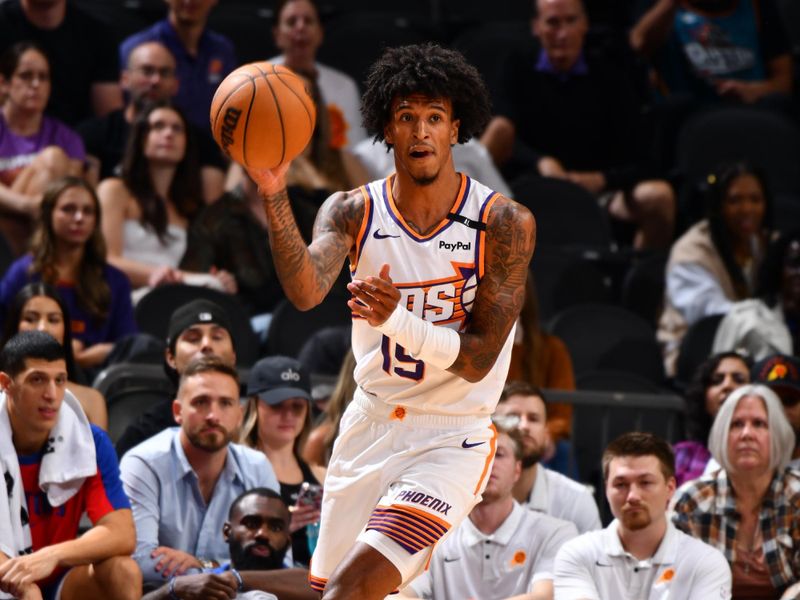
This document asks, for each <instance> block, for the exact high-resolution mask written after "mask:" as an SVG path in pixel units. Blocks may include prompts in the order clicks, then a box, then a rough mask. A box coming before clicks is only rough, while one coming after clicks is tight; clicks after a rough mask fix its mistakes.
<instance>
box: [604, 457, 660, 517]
mask: <svg viewBox="0 0 800 600" xmlns="http://www.w3.org/2000/svg"><path fill="white" fill-rule="evenodd" d="M674 493H675V478H674V477H670V478H669V479H665V478H664V474H663V473H662V472H661V463H660V462H659V460H658V458H656V457H655V456H653V455H649V456H620V457H617V458H614V459H612V460H611V463H610V464H609V465H608V481H607V482H606V497H607V498H608V504H609V506H610V507H611V513H612V514H613V515H614V516H615V517H616V518H617V519H619V520H620V523H621V524H622V527H624V528H625V529H627V530H629V531H638V530H640V529H644V528H646V527H648V526H649V525H651V524H652V523H658V522H659V521H662V520H663V519H665V518H666V517H665V513H666V510H667V505H668V504H669V500H670V498H672V494H674Z"/></svg>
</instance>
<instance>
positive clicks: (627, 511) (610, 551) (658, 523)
mask: <svg viewBox="0 0 800 600" xmlns="http://www.w3.org/2000/svg"><path fill="white" fill-rule="evenodd" d="M603 476H604V477H605V482H606V497H607V498H608V503H609V505H610V506H611V512H612V513H613V515H614V517H616V518H615V519H614V521H612V522H611V524H610V525H609V526H608V527H606V528H605V529H603V530H602V531H593V532H590V533H585V534H583V535H581V536H579V537H577V538H575V539H573V540H570V541H569V542H567V543H566V544H564V546H562V548H561V550H560V551H559V552H558V554H557V556H556V562H555V600H601V599H603V600H606V599H610V598H614V600H628V599H630V600H634V599H635V600H642V599H648V600H666V599H667V598H669V600H695V599H703V600H705V599H712V598H713V599H714V600H717V599H719V600H725V599H729V598H730V597H731V570H730V568H729V567H728V562H727V561H726V560H725V557H724V556H723V555H722V553H720V552H719V551H718V550H716V549H714V548H712V547H711V546H708V545H707V544H704V543H703V542H701V541H700V540H697V539H695V538H693V537H690V536H688V535H686V534H685V533H683V532H681V531H679V530H678V529H676V528H675V526H674V525H673V524H672V523H671V522H670V521H669V519H667V515H666V510H667V505H668V503H669V501H670V499H671V498H672V495H673V494H674V493H675V457H674V455H673V453H672V449H671V448H670V447H669V444H667V443H666V442H665V441H664V440H662V439H660V438H658V437H656V436H654V435H652V434H650V433H641V432H631V433H626V434H623V435H621V436H620V437H618V438H617V439H616V440H614V441H613V442H611V444H609V445H608V447H607V448H606V451H605V452H604V453H603Z"/></svg>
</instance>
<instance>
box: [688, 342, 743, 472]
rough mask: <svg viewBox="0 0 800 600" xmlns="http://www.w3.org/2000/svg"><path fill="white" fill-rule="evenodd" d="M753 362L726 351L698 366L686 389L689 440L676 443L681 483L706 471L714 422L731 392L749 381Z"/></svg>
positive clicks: (709, 457)
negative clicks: (709, 437)
mask: <svg viewBox="0 0 800 600" xmlns="http://www.w3.org/2000/svg"><path fill="white" fill-rule="evenodd" d="M751 364H752V361H751V360H750V359H749V358H748V357H747V356H743V355H741V354H738V353H736V352H723V353H721V354H715V355H714V356H712V357H710V358H709V359H708V360H706V361H705V362H704V363H703V364H701V365H700V366H699V367H698V368H697V372H696V373H695V375H694V379H693V380H692V383H691V385H690V386H689V388H688V389H687V390H686V434H687V439H686V440H685V441H683V442H678V443H676V444H674V446H673V449H674V450H675V480H676V482H677V484H678V485H679V486H680V485H683V484H684V483H685V482H687V481H691V480H692V479H697V478H698V477H700V476H701V475H703V474H704V473H706V470H707V466H708V464H709V460H710V459H711V453H710V452H709V451H708V447H707V445H706V444H707V443H708V434H709V433H710V432H711V423H713V422H714V417H715V416H717V412H719V407H720V406H722V403H723V402H725V399H726V398H727V397H728V396H729V395H730V393H731V392H732V391H733V390H735V389H736V388H738V387H740V386H743V385H745V384H748V383H750V367H751ZM718 466H719V465H717V467H718Z"/></svg>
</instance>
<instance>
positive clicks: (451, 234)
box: [350, 175, 514, 416]
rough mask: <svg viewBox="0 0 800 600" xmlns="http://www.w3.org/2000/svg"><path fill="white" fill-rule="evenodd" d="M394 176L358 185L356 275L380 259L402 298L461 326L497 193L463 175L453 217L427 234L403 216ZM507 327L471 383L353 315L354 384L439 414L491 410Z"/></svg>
mask: <svg viewBox="0 0 800 600" xmlns="http://www.w3.org/2000/svg"><path fill="white" fill-rule="evenodd" d="M393 178H394V176H390V177H389V178H387V179H383V180H378V181H373V182H372V183H369V184H367V185H366V186H364V187H362V188H361V192H362V194H363V196H364V203H365V207H364V208H365V209H364V220H363V222H362V224H361V228H360V230H359V234H358V239H357V241H356V250H355V261H354V263H351V266H350V270H351V275H352V277H353V278H354V279H365V278H367V277H368V276H370V275H378V274H379V273H380V270H381V266H382V265H383V264H388V265H389V267H390V270H389V276H390V277H391V278H392V281H393V283H394V286H395V287H397V289H398V290H400V294H401V299H400V305H401V306H405V307H406V308H407V309H408V310H409V311H411V312H412V313H414V314H415V315H416V316H418V317H421V318H423V319H425V320H426V321H430V322H431V323H434V324H435V325H437V326H439V327H449V328H451V329H455V330H456V331H464V329H465V328H466V326H467V324H468V323H469V320H470V314H471V312H472V304H473V301H474V300H475V292H476V290H477V287H478V284H479V283H480V281H481V278H482V277H483V274H484V264H483V262H484V256H485V251H486V231H485V223H486V219H487V216H488V214H489V210H490V208H491V206H492V204H493V203H494V201H495V200H496V198H497V197H498V194H497V193H496V192H493V191H492V190H490V189H489V188H487V187H486V186H484V185H482V184H480V183H478V182H477V181H475V180H474V179H470V178H469V177H467V176H465V175H461V187H460V189H459V192H458V196H457V197H456V201H455V203H454V204H453V207H452V208H451V209H450V213H451V217H449V218H447V219H445V220H444V221H442V222H441V223H440V224H439V226H438V227H437V228H436V229H435V230H434V231H432V232H431V233H429V234H427V235H419V234H418V233H416V232H415V231H414V230H413V229H412V228H411V227H409V226H408V224H407V223H406V222H405V220H404V219H403V217H402V215H401V214H400V212H399V211H398V210H397V207H396V206H395V203H394V199H393V198H392V183H393ZM513 340H514V329H513V328H512V330H511V332H510V334H509V336H508V338H506V341H505V343H504V344H503V348H502V350H501V351H500V355H499V356H498V357H497V361H496V362H495V364H494V367H492V370H491V371H489V373H488V374H487V375H486V377H484V378H483V379H482V380H481V381H479V382H477V383H469V382H468V381H466V380H465V379H462V378H461V377H458V376H457V375H454V374H452V373H450V372H448V371H444V370H442V369H439V368H437V367H435V366H433V365H429V364H426V363H424V362H422V361H420V360H417V359H415V358H414V357H412V356H409V355H408V353H407V352H406V350H405V349H404V348H403V347H402V346H400V345H399V344H397V343H395V342H394V340H392V339H390V338H388V337H386V336H384V335H383V334H381V333H380V332H379V331H377V330H375V329H373V328H372V327H371V326H370V325H369V323H367V321H366V320H365V319H363V318H360V317H356V316H355V315H354V316H353V353H354V355H355V358H356V369H355V380H356V383H358V385H359V386H360V387H361V388H362V389H363V390H364V391H365V392H367V393H368V394H371V395H373V396H376V397H377V398H379V399H380V400H382V401H384V402H387V403H389V404H394V405H404V406H407V407H409V408H412V409H413V410H418V411H422V412H425V413H429V414H440V415H484V416H485V415H490V414H491V413H492V412H493V411H494V408H495V405H496V404H497V400H498V398H499V397H500V392H501V391H502V389H503V385H504V384H505V380H506V375H507V374H508V365H509V362H510V360H511V346H512V344H513Z"/></svg>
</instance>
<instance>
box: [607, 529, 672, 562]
mask: <svg viewBox="0 0 800 600" xmlns="http://www.w3.org/2000/svg"><path fill="white" fill-rule="evenodd" d="M676 541H677V530H676V529H675V526H674V525H673V524H672V521H670V520H669V519H667V529H666V531H665V532H664V537H663V538H662V539H661V543H660V544H659V545H658V549H657V550H656V553H655V554H653V556H651V557H650V558H646V559H644V560H641V561H638V562H639V563H647V564H648V565H671V564H673V563H674V562H675V560H676V558H677V544H676ZM603 551H604V552H605V554H606V555H607V556H609V557H613V558H625V557H630V558H631V559H632V560H638V559H636V558H635V557H634V556H633V555H632V554H631V553H630V552H628V551H627V550H625V548H623V547H622V540H620V539H619V521H618V520H617V519H614V520H613V521H612V522H611V524H610V525H609V526H608V527H606V528H605V529H604V530H603ZM601 560H602V559H601ZM609 564H610V563H609Z"/></svg>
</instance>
